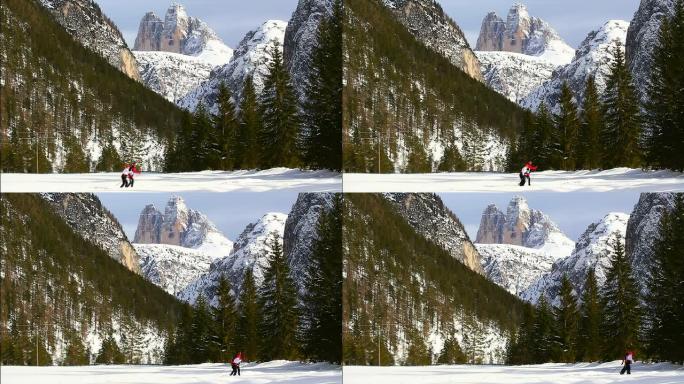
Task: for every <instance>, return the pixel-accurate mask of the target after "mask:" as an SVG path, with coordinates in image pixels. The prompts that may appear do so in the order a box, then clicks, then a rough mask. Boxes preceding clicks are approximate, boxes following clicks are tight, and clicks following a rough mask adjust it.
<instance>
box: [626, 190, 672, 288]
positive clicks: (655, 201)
mask: <svg viewBox="0 0 684 384" xmlns="http://www.w3.org/2000/svg"><path fill="white" fill-rule="evenodd" d="M675 197H676V194H674V193H642V194H641V196H640V197H639V202H638V203H637V204H636V205H635V206H634V210H633V211H632V214H631V215H630V217H629V221H628V223H627V230H626V241H625V251H626V252H627V256H628V257H629V260H630V261H631V263H632V269H633V271H634V275H635V278H636V280H637V283H638V284H639V288H640V289H641V291H642V292H643V293H646V291H647V289H646V281H647V280H648V278H649V277H650V276H649V267H648V266H649V265H650V262H651V258H652V257H653V246H654V244H655V242H656V240H658V239H659V238H660V220H661V219H662V217H663V215H664V214H665V213H666V212H671V211H672V210H673V209H674V206H675Z"/></svg>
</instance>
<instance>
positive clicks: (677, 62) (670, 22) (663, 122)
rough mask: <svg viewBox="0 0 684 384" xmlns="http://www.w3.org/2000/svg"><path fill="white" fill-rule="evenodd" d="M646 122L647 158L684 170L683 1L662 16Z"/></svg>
mask: <svg viewBox="0 0 684 384" xmlns="http://www.w3.org/2000/svg"><path fill="white" fill-rule="evenodd" d="M647 98H648V101H647V102H646V105H645V109H646V115H645V120H646V121H645V122H646V127H647V132H648V140H647V145H648V148H647V149H648V161H649V164H651V165H654V166H656V167H662V168H671V169H675V170H678V171H682V170H684V106H683V105H682V100H684V1H682V0H678V1H676V2H675V4H674V15H673V17H672V19H668V18H667V17H664V18H663V21H662V24H661V26H660V31H659V34H658V44H657V45H656V46H655V48H654V50H653V65H652V66H651V76H650V82H649V87H648V92H647Z"/></svg>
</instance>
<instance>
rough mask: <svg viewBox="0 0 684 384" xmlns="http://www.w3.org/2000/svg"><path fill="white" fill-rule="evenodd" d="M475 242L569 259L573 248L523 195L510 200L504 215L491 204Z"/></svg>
mask: <svg viewBox="0 0 684 384" xmlns="http://www.w3.org/2000/svg"><path fill="white" fill-rule="evenodd" d="M475 242H476V243H479V244H511V245H518V246H523V247H528V248H535V249H538V250H541V251H542V252H546V253H547V254H549V255H552V256H553V257H554V258H560V257H566V256H568V255H569V254H570V252H571V251H572V249H573V247H574V245H575V244H574V242H573V241H572V240H570V239H569V238H568V237H567V236H565V234H563V232H562V231H561V230H560V229H559V228H558V226H557V225H556V223H554V222H553V220H551V218H550V217H549V216H547V215H546V214H544V213H543V212H541V211H539V210H535V209H531V208H530V207H529V205H528V203H527V200H526V199H525V198H524V197H522V196H515V197H514V198H513V199H511V201H510V202H509V203H508V206H507V208H506V214H504V213H503V212H501V211H500V210H499V209H498V208H497V207H496V206H495V205H493V204H492V205H489V206H487V208H485V210H484V212H483V213H482V218H481V220H480V227H479V229H478V231H477V239H476V241H475Z"/></svg>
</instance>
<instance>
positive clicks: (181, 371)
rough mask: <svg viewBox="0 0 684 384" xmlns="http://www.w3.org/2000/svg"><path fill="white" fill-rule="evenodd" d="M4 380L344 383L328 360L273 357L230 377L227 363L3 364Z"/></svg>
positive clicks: (39, 383)
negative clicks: (53, 365)
mask: <svg viewBox="0 0 684 384" xmlns="http://www.w3.org/2000/svg"><path fill="white" fill-rule="evenodd" d="M1 372H2V375H1V377H2V383H3V384H14V383H34V384H43V383H49V384H80V383H88V384H103V383H117V384H129V383H141V384H142V383H146V384H148V383H164V384H174V383H206V384H213V383H222V384H223V383H227V382H236V383H241V384H257V383H258V384H267V383H292V384H294V383H302V384H333V383H335V384H338V383H339V384H341V383H342V369H340V367H339V366H335V365H331V364H328V363H317V364H304V363H299V362H290V361H283V360H278V361H270V362H267V363H261V364H249V363H248V364H243V365H242V367H241V376H239V377H235V378H233V377H230V376H228V374H229V373H230V366H229V365H228V364H198V365H175V366H160V365H93V366H71V367H57V366H55V367H20V366H4V367H2V370H1Z"/></svg>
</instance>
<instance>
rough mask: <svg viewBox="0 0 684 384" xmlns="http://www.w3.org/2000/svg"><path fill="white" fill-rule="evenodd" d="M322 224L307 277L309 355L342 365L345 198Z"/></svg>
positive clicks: (304, 320)
mask: <svg viewBox="0 0 684 384" xmlns="http://www.w3.org/2000/svg"><path fill="white" fill-rule="evenodd" d="M334 196H335V197H334V199H335V201H334V203H333V208H332V209H331V210H330V211H329V212H325V213H323V214H322V215H321V216H320V218H319V221H318V240H317V241H316V242H315V243H314V246H313V252H312V253H311V256H310V257H309V264H308V266H307V273H306V283H305V284H306V294H305V295H304V297H303V300H302V304H303V311H302V325H303V326H304V328H305V329H304V332H303V334H304V344H305V348H304V349H305V351H306V353H307V355H308V356H309V357H310V358H312V359H313V360H326V361H330V362H337V363H341V362H342V356H341V353H342V295H341V292H342V258H343V255H342V195H341V194H335V195H334Z"/></svg>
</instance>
